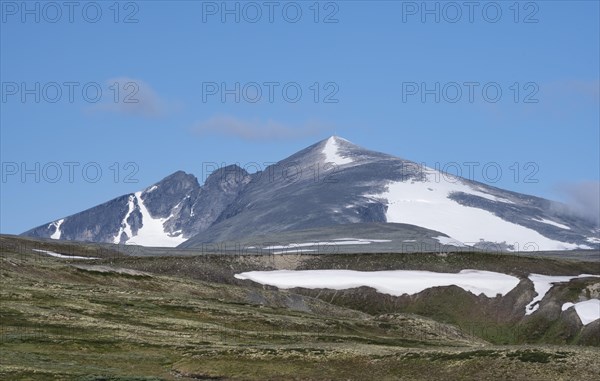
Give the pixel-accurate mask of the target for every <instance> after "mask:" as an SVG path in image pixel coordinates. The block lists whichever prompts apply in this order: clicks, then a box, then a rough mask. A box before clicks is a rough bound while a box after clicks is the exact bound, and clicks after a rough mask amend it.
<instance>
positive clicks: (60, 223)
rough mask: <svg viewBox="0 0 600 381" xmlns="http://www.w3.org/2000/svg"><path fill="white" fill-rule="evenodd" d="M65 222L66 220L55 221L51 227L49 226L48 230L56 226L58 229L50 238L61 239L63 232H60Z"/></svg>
mask: <svg viewBox="0 0 600 381" xmlns="http://www.w3.org/2000/svg"><path fill="white" fill-rule="evenodd" d="M63 222H65V219H64V218H63V219H62V220H58V221H54V222H52V223H51V224H50V225H48V228H49V227H51V226H54V227H55V228H56V230H54V233H52V235H51V236H50V238H52V239H60V236H61V235H62V232H61V231H60V225H62V224H63Z"/></svg>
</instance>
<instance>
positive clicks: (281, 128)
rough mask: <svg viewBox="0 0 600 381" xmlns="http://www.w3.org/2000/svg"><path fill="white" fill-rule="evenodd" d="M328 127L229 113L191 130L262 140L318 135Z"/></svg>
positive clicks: (207, 120)
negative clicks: (292, 123)
mask: <svg viewBox="0 0 600 381" xmlns="http://www.w3.org/2000/svg"><path fill="white" fill-rule="evenodd" d="M328 129H331V126H327V125H325V124H323V123H320V122H316V121H309V122H306V123H303V124H301V125H297V126H292V125H288V124H285V123H281V122H277V121H275V120H272V119H267V120H265V121H261V120H257V119H254V120H243V119H239V118H236V117H233V116H229V115H219V116H213V117H211V118H209V119H206V120H204V121H201V122H198V123H196V124H195V125H194V126H193V127H192V131H194V132H195V133H197V134H200V135H225V136H233V137H236V138H239V139H243V140H262V141H264V140H290V139H297V138H303V137H309V136H318V135H321V134H322V133H323V132H324V131H326V130H328Z"/></svg>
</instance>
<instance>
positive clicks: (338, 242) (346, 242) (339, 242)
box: [265, 238, 392, 250]
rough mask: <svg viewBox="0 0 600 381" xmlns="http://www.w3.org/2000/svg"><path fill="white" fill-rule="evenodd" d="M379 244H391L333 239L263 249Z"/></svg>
mask: <svg viewBox="0 0 600 381" xmlns="http://www.w3.org/2000/svg"><path fill="white" fill-rule="evenodd" d="M379 242H392V241H391V240H389V239H363V238H338V239H334V240H333V241H323V242H304V243H290V244H287V245H274V246H267V247H265V249H266V250H271V249H294V248H297V247H310V246H336V245H369V244H371V243H379Z"/></svg>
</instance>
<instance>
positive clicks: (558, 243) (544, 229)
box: [23, 136, 600, 251]
mask: <svg viewBox="0 0 600 381" xmlns="http://www.w3.org/2000/svg"><path fill="white" fill-rule="evenodd" d="M557 206H558V204H557V203H555V202H553V201H550V200H546V199H542V198H539V197H534V196H528V195H524V194H520V193H515V192H511V191H507V190H502V189H499V188H496V187H492V186H489V185H486V184H482V183H479V182H475V181H471V180H468V179H464V178H459V177H453V176H450V175H448V174H442V173H441V172H439V171H436V170H434V169H431V168H427V167H424V166H421V165H419V164H417V163H415V162H412V161H409V160H405V159H401V158H398V157H394V156H391V155H387V154H383V153H379V152H374V151H370V150H367V149H364V148H362V147H359V146H357V145H355V144H352V143H351V142H349V141H347V140H345V139H343V138H340V137H336V136H332V137H330V138H328V139H325V140H322V141H320V142H318V143H316V144H313V145H311V146H309V147H307V148H305V149H303V150H301V151H299V152H297V153H295V154H293V155H292V156H290V157H288V158H286V159H283V160H281V161H279V162H278V163H276V164H273V165H271V166H269V167H267V168H265V170H264V171H260V172H256V173H254V174H249V173H247V172H246V171H245V170H243V169H242V168H240V167H238V166H235V165H234V166H229V167H224V168H221V169H219V170H217V171H215V172H214V173H212V174H211V176H209V177H208V178H207V180H206V182H205V184H204V185H202V186H200V185H199V184H198V181H197V180H196V178H195V177H194V176H192V175H189V174H186V173H184V172H176V173H174V174H172V175H171V176H168V177H167V178H165V179H163V180H162V181H160V182H158V183H156V184H154V185H152V186H150V187H148V188H147V189H145V190H143V191H141V192H137V193H134V194H129V195H124V196H121V197H119V198H116V199H114V200H111V201H109V202H107V203H105V204H102V205H99V206H96V207H94V208H91V209H88V210H86V211H84V212H81V213H78V214H75V215H73V216H70V217H65V218H63V219H59V220H56V221H52V222H50V223H48V224H45V225H42V226H40V227H37V228H34V229H32V230H29V231H27V232H25V233H23V234H24V235H27V236H35V237H50V238H57V239H68V240H85V241H96V242H114V243H127V244H131V243H136V244H139V245H144V246H176V245H180V247H182V248H199V247H202V246H203V245H205V244H207V243H215V242H235V241H248V240H249V239H251V238H252V237H260V236H265V235H267V236H271V237H272V236H273V235H277V233H280V232H292V231H303V230H311V229H313V230H314V229H319V228H325V227H329V228H330V229H328V231H330V232H331V228H335V227H336V226H337V227H340V228H341V227H342V226H346V225H348V224H359V223H360V224H372V223H399V224H404V226H408V225H414V226H416V227H420V228H423V229H424V231H428V232H430V233H428V234H429V237H428V239H430V240H431V239H433V238H435V239H436V240H437V242H440V243H442V244H449V245H453V246H469V247H470V246H475V247H480V248H481V247H485V246H487V245H491V244H493V245H495V246H494V247H499V248H501V249H504V250H515V251H520V250H569V249H598V248H599V247H600V239H598V237H597V236H598V233H599V232H600V230H598V227H597V226H594V224H593V223H591V222H589V221H587V220H585V219H582V218H577V217H574V216H573V215H571V214H568V213H565V212H561V210H565V208H562V207H557ZM357 226H358V225H357ZM347 230H348V229H345V230H340V234H342V233H341V232H342V231H347ZM355 230H356V229H354V230H353V231H355ZM334 231H335V229H334ZM393 231H394V232H395V233H390V234H389V235H388V236H387V237H386V238H389V240H391V241H392V242H394V239H395V238H396V240H397V238H398V232H397V231H398V229H394V230H393ZM356 234H359V232H357V233H356ZM329 237H330V239H331V240H335V239H342V238H343V237H342V236H337V237H336V235H335V232H331V234H330V236H329ZM296 238H297V241H298V240H301V239H300V238H301V237H298V235H296ZM356 238H369V237H356ZM389 240H388V241H389ZM380 241H383V240H380ZM357 242H358V241H357ZM288 244H295V245H301V244H303V243H302V242H293V243H292V242H289V243H288ZM357 244H358V243H357ZM360 244H363V242H361V243H360ZM388 246H389V245H388Z"/></svg>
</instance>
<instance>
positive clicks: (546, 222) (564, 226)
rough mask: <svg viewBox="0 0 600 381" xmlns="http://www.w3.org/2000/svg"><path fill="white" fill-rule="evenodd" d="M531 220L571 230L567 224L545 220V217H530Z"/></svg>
mask: <svg viewBox="0 0 600 381" xmlns="http://www.w3.org/2000/svg"><path fill="white" fill-rule="evenodd" d="M532 220H534V221H537V222H543V223H545V224H548V225H553V226H556V227H558V228H561V229H565V230H571V228H570V227H568V226H567V225H563V224H559V223H558V222H554V221H551V220H547V219H545V218H532Z"/></svg>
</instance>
